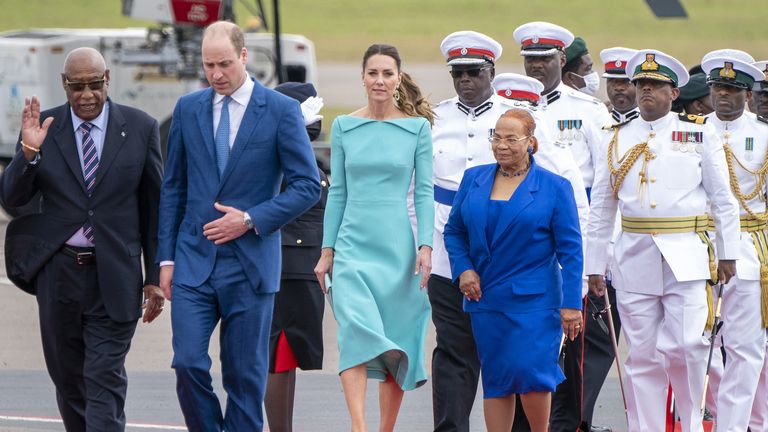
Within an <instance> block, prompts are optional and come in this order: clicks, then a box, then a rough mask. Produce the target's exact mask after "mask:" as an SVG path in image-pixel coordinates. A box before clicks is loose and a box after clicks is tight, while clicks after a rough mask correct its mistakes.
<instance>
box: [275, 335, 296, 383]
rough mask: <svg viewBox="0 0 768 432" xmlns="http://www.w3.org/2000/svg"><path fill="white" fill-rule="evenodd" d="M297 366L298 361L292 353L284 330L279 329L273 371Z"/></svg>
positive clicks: (278, 371)
mask: <svg viewBox="0 0 768 432" xmlns="http://www.w3.org/2000/svg"><path fill="white" fill-rule="evenodd" d="M298 366H299V362H298V361H297V360H296V355H295V354H294V353H293V349H291V345H289V344H288V339H286V337H285V331H281V332H280V337H279V338H278V339H277V348H276V349H275V373H281V372H288V371H290V370H293V369H296V368H297V367H298Z"/></svg>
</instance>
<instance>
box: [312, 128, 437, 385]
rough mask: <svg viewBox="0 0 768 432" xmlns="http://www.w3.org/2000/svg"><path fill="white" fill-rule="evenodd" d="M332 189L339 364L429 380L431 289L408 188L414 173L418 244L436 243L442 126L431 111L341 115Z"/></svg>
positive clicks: (329, 221)
mask: <svg viewBox="0 0 768 432" xmlns="http://www.w3.org/2000/svg"><path fill="white" fill-rule="evenodd" d="M331 176H332V182H331V189H330V191H329V194H328V202H327V204H326V208H325V223H324V232H323V247H331V248H334V250H335V252H334V258H333V285H332V289H331V299H332V305H333V314H334V316H335V317H336V321H337V323H338V344H339V352H340V355H339V370H340V371H342V372H343V371H344V370H346V369H349V368H351V367H354V366H357V365H360V364H365V365H366V366H367V368H368V377H369V378H374V379H379V380H384V379H386V377H387V375H391V377H392V378H394V380H395V381H396V382H397V384H398V385H399V386H400V388H402V389H403V390H411V389H414V388H416V387H419V386H420V385H422V384H424V383H425V382H426V380H427V371H426V368H425V366H424V339H425V337H426V331H427V324H428V322H429V317H430V306H429V300H428V298H427V292H426V290H422V289H420V287H419V279H420V276H419V275H414V269H415V264H416V245H417V242H416V241H415V240H414V238H413V230H412V228H411V222H410V219H409V215H408V205H407V201H406V199H407V195H408V189H409V187H410V184H411V179H412V178H413V179H414V207H415V210H416V219H417V236H418V245H420V246H421V245H427V246H432V230H433V225H434V198H433V196H434V195H433V194H434V193H433V189H432V134H431V130H430V126H429V122H428V121H427V120H426V119H424V118H421V117H412V118H402V119H394V120H384V121H377V120H372V119H367V118H361V117H354V116H340V117H338V118H336V120H335V121H334V122H333V126H332V128H331Z"/></svg>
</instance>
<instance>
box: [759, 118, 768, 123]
mask: <svg viewBox="0 0 768 432" xmlns="http://www.w3.org/2000/svg"><path fill="white" fill-rule="evenodd" d="M757 121H759V122H763V123H765V124H768V117H763V116H757Z"/></svg>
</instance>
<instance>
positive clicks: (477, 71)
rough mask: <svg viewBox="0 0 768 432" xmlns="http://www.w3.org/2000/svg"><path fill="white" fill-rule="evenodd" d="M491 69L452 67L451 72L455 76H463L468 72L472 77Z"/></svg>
mask: <svg viewBox="0 0 768 432" xmlns="http://www.w3.org/2000/svg"><path fill="white" fill-rule="evenodd" d="M488 69H490V68H489V67H480V68H474V69H451V70H450V71H449V73H450V74H451V77H453V78H461V76H462V75H464V74H467V76H468V77H470V78H477V77H479V76H480V72H482V71H484V70H488Z"/></svg>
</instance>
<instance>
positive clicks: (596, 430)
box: [589, 426, 613, 432]
mask: <svg viewBox="0 0 768 432" xmlns="http://www.w3.org/2000/svg"><path fill="white" fill-rule="evenodd" d="M589 432H613V429H611V428H609V427H607V426H591V427H590V428H589Z"/></svg>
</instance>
